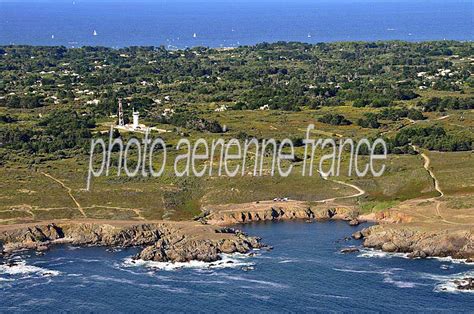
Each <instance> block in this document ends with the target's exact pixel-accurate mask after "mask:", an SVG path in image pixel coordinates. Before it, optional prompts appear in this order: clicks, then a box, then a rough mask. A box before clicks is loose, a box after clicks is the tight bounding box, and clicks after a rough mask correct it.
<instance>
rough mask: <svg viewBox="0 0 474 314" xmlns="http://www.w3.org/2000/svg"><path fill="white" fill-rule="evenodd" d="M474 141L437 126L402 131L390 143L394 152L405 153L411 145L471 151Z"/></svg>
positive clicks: (439, 149) (442, 149)
mask: <svg viewBox="0 0 474 314" xmlns="http://www.w3.org/2000/svg"><path fill="white" fill-rule="evenodd" d="M473 141H474V139H473V138H472V136H471V137H468V136H462V135H459V134H449V133H448V132H446V130H445V129H444V128H443V127H440V126H436V125H435V126H426V127H419V126H416V127H409V128H405V129H402V130H401V131H400V132H398V133H397V135H396V136H395V137H394V138H393V139H391V140H389V143H390V147H391V151H392V152H398V151H400V152H405V151H406V150H407V146H411V145H415V146H419V147H422V148H426V149H429V150H438V151H469V150H472V149H473V147H474V146H473V143H474V142H473Z"/></svg>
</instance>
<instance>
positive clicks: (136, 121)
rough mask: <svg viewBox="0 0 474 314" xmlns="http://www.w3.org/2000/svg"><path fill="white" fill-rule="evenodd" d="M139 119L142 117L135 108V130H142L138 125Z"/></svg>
mask: <svg viewBox="0 0 474 314" xmlns="http://www.w3.org/2000/svg"><path fill="white" fill-rule="evenodd" d="M139 117H140V113H139V112H138V111H135V108H133V128H134V129H139V128H140V126H139V125H138V119H139Z"/></svg>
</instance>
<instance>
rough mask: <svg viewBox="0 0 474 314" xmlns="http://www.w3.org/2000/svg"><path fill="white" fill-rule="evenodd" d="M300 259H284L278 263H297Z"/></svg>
mask: <svg viewBox="0 0 474 314" xmlns="http://www.w3.org/2000/svg"><path fill="white" fill-rule="evenodd" d="M297 261H298V260H296V259H284V260H282V261H279V262H278V264H288V263H296V262H297Z"/></svg>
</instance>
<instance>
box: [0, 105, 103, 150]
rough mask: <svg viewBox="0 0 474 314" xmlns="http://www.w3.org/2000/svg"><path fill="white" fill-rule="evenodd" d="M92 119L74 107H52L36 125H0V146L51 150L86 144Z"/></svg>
mask: <svg viewBox="0 0 474 314" xmlns="http://www.w3.org/2000/svg"><path fill="white" fill-rule="evenodd" d="M93 127H95V121H94V119H93V118H91V117H88V116H81V115H79V114H78V113H77V112H75V111H73V110H59V111H54V112H53V113H51V114H50V115H48V116H47V117H45V118H43V119H42V120H41V121H40V122H39V123H38V124H37V126H36V127H35V128H29V127H20V126H16V125H12V126H10V125H9V126H6V127H0V146H5V147H7V148H10V149H17V150H24V151H27V152H30V153H53V152H57V151H60V150H67V149H82V148H86V147H87V144H89V143H88V139H90V138H91V137H92V133H91V130H90V129H91V128H93Z"/></svg>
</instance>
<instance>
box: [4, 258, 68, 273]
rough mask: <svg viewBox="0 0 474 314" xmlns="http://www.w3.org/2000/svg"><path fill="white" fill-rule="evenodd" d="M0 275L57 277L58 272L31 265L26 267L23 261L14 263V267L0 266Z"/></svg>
mask: <svg viewBox="0 0 474 314" xmlns="http://www.w3.org/2000/svg"><path fill="white" fill-rule="evenodd" d="M0 274H8V275H25V274H38V275H42V276H58V275H59V274H60V272H59V271H56V270H49V269H46V268H41V267H37V266H33V265H27V264H26V262H25V261H18V262H15V264H14V265H11V266H10V265H6V264H4V265H0Z"/></svg>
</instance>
